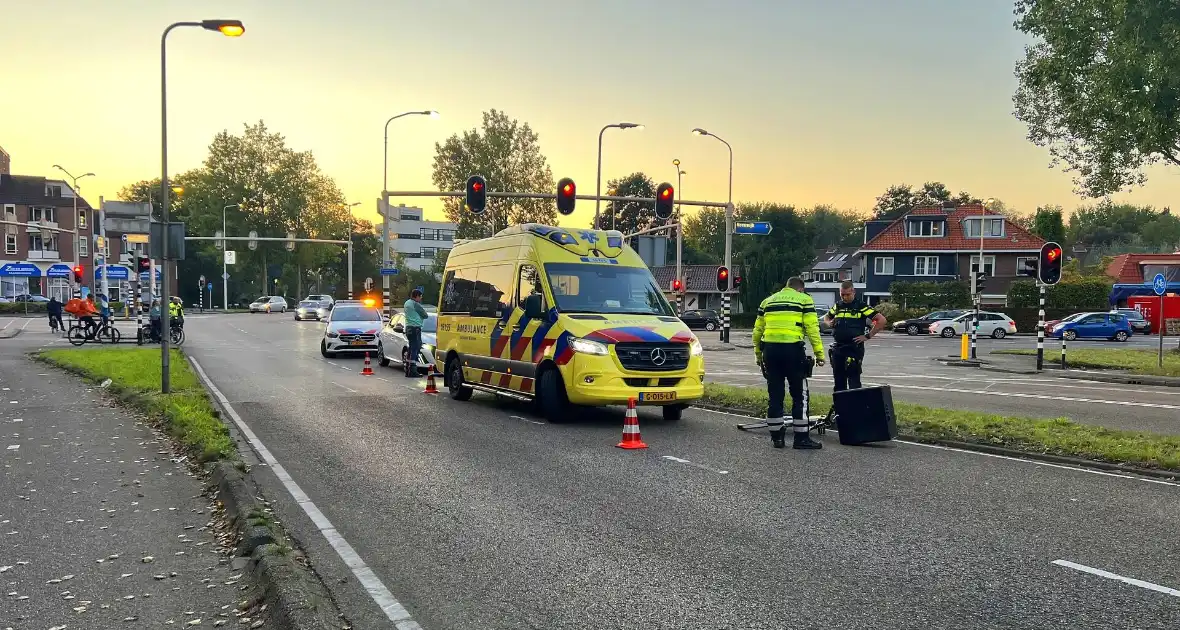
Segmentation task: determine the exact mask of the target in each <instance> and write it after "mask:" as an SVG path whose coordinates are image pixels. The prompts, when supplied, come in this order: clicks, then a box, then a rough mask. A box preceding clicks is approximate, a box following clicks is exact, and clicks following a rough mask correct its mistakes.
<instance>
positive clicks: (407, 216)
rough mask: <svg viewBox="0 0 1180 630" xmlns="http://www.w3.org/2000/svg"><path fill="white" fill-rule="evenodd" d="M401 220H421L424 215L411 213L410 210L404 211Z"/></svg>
mask: <svg viewBox="0 0 1180 630" xmlns="http://www.w3.org/2000/svg"><path fill="white" fill-rule="evenodd" d="M401 220H402V221H421V220H422V217H420V216H418V215H416V214H409V213H408V212H403V213H402V216H401Z"/></svg>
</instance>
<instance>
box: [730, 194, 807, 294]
mask: <svg viewBox="0 0 1180 630" xmlns="http://www.w3.org/2000/svg"><path fill="white" fill-rule="evenodd" d="M736 210H737V220H739V221H767V222H769V223H770V225H771V226H772V229H771V232H770V234H768V235H766V236H750V237H744V238H735V239H734V244H733V245H734V264H735V265H741V268H742V290H741V297H740V299H741V302H742V306H743V307H744V308H745V310H747V311H751V310H754V309H756V308H758V305H759V304H760V303H761V302H762V300H763V299H764V298H765V297H766V296H768V295H770V294H771V293H774V292H775V291H778V290H780V289H782V288H783V286H784V285H786V282H787V278H790V277H791V276H793V275H797V274H799V273H801V272H802V271H803V270H804V269H806V268H807V266H808V265H810V264H811V260H812V258H813V257H814V256H815V249H814V247H813V246H812V232H811V230H810V229H809V227H808V225H807V219H806V217H805V216H804V215H802V214H800V213H799V212H798V211H796V210H795V208H794V207H792V206H784V205H781V204H776V203H744V204H738V207H737V209H736ZM722 234H724V232H722Z"/></svg>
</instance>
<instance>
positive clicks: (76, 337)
mask: <svg viewBox="0 0 1180 630" xmlns="http://www.w3.org/2000/svg"><path fill="white" fill-rule="evenodd" d="M66 337H68V338H69V340H70V343H71V344H73V345H75V346H80V345H82V344H84V343H86V342H87V341H96V342H98V343H103V342H106V343H119V342H120V341H122V340H123V334H122V333H120V332H119V329H118V328H115V327H114V326H113V325H112V324H111V323H110V322H109V321H108V322H106V323H99V324H97V325H96V326H95V328H94V332H90V331H89V329H88V328H87V326H86V325H85V324H83V323H82V320H79V319H74V320H70V328H69V330H68V331H66Z"/></svg>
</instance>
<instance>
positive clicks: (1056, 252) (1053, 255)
mask: <svg viewBox="0 0 1180 630" xmlns="http://www.w3.org/2000/svg"><path fill="white" fill-rule="evenodd" d="M1045 257H1046V258H1048V259H1049V262H1055V261H1056V260H1057V259H1058V258H1060V257H1061V249H1060V248H1058V247H1054V248H1053V249H1050V250H1049V251H1048V252H1046V253H1045Z"/></svg>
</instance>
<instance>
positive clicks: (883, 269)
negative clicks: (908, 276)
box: [873, 258, 893, 276]
mask: <svg viewBox="0 0 1180 630" xmlns="http://www.w3.org/2000/svg"><path fill="white" fill-rule="evenodd" d="M873 273H874V274H876V275H878V276H892V275H893V258H874V259H873Z"/></svg>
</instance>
